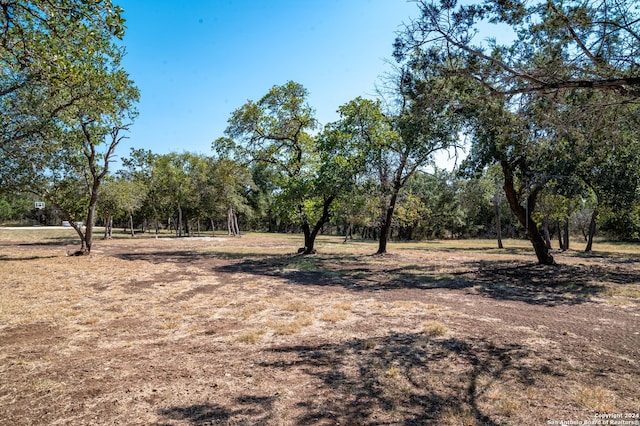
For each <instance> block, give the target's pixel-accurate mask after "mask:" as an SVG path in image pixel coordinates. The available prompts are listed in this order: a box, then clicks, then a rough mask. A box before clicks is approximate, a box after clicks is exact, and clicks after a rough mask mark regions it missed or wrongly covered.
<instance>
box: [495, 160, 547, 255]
mask: <svg viewBox="0 0 640 426" xmlns="http://www.w3.org/2000/svg"><path fill="white" fill-rule="evenodd" d="M502 171H503V173H504V192H505V195H506V197H507V201H508V202H509V207H511V211H513V213H514V214H515V216H516V217H517V218H518V220H519V221H520V223H521V224H522V226H524V227H525V229H526V230H527V236H528V237H529V241H531V245H532V246H533V249H534V251H535V253H536V257H537V258H538V263H540V264H541V265H555V264H556V263H555V261H554V260H553V256H551V254H550V253H549V249H548V248H547V244H546V243H545V241H544V238H542V235H541V233H540V231H539V230H538V226H537V225H536V223H535V221H534V220H533V219H532V218H531V212H532V211H533V208H534V207H535V205H536V198H537V196H538V190H533V191H532V192H531V194H530V195H529V197H527V199H526V200H525V202H526V207H522V206H521V205H520V200H519V199H518V198H519V197H518V193H517V191H516V190H515V186H514V181H513V171H512V170H511V168H510V167H509V166H508V164H506V163H503V164H502Z"/></svg>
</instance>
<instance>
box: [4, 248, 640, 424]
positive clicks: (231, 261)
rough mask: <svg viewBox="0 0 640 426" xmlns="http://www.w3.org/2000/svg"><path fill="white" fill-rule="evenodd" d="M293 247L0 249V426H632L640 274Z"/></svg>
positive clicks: (638, 404)
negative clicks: (569, 425)
mask: <svg viewBox="0 0 640 426" xmlns="http://www.w3.org/2000/svg"><path fill="white" fill-rule="evenodd" d="M297 242H298V241H297V240H296V239H292V238H291V237H287V236H264V235H253V236H244V237H242V238H239V239H233V238H230V239H225V238H215V239H212V238H199V239H197V238H193V239H182V240H175V239H168V238H164V239H159V240H154V239H143V238H140V239H117V240H112V241H99V242H97V243H96V244H95V248H94V250H93V253H92V255H91V256H88V257H87V256H84V257H67V256H65V253H66V251H67V250H68V249H69V247H70V246H67V245H65V244H66V241H59V244H57V243H55V242H53V243H52V242H51V241H43V242H42V244H41V243H39V242H24V241H19V240H16V239H11V238H8V237H6V236H4V235H3V236H2V239H0V342H1V343H0V424H2V425H5V424H6V425H69V424H71V425H85V424H96V425H103V424H104V425H106V424H109V425H111V424H121V425H136V424H140V425H176V426H177V425H299V424H300V425H334V424H341V425H358V424H367V425H389V424H393V425H395V424H397V425H422V424H444V425H447V424H449V425H476V424H477V425H502V424H505V425H521V424H524V425H529V424H530V425H536V424H540V425H543V424H551V423H548V422H553V421H557V422H561V421H576V422H577V421H580V422H583V423H584V422H586V421H594V420H599V417H598V416H600V415H609V414H616V415H617V414H621V415H622V416H627V417H626V418H625V417H623V418H622V420H629V421H636V420H638V423H637V424H640V419H639V418H638V417H635V416H638V413H639V412H640V392H638V384H639V383H640V260H639V259H638V257H637V256H633V255H620V254H606V255H601V256H591V257H584V256H580V255H579V253H577V252H572V253H568V254H564V255H560V254H559V255H557V256H556V259H557V260H559V261H560V262H561V263H562V264H561V265H560V266H557V267H548V266H540V265H536V264H534V263H533V256H532V254H531V253H529V252H527V251H526V250H518V249H514V250H511V251H510V250H504V251H498V250H478V251H474V250H466V249H465V250H462V249H460V250H457V249H455V248H451V247H449V246H447V248H445V249H434V248H433V246H428V247H427V246H425V248H420V247H417V246H415V245H413V246H410V248H404V247H402V246H401V245H392V246H391V251H392V254H390V255H385V256H372V255H369V254H368V253H371V252H372V251H373V250H372V248H373V246H372V245H369V244H360V243H351V244H340V243H339V240H338V239H331V238H325V239H324V240H321V242H322V244H319V248H320V250H319V254H315V255H311V256H300V255H297V254H295V253H296V243H297ZM618 420H620V419H618ZM558 424H559V423H558ZM609 424H614V423H609ZM629 424H633V423H629Z"/></svg>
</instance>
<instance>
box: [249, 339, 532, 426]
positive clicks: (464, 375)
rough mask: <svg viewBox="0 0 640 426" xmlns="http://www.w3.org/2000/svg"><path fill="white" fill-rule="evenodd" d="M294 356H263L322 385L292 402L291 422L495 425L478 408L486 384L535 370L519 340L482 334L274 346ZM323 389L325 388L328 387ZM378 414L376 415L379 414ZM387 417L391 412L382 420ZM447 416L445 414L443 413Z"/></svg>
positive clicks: (528, 378)
mask: <svg viewBox="0 0 640 426" xmlns="http://www.w3.org/2000/svg"><path fill="white" fill-rule="evenodd" d="M272 351H273V352H274V353H276V354H281V355H282V356H283V357H284V358H285V359H290V358H291V355H293V356H294V360H295V361H289V362H286V361H285V362H279V361H275V362H271V363H264V364H262V366H263V367H267V368H274V367H275V368H280V369H282V370H285V371H288V370H291V371H292V372H297V373H301V374H305V375H307V376H310V377H311V378H312V379H313V380H314V381H315V382H319V383H320V386H319V387H318V388H317V389H316V390H315V393H314V394H313V395H310V396H309V397H308V398H307V401H302V402H300V403H299V404H298V405H299V406H300V407H302V408H304V414H303V415H302V416H301V417H300V418H299V419H297V421H296V424H303V425H306V424H318V423H322V422H323V421H326V420H330V421H333V422H335V424H389V423H393V424H402V425H423V424H443V423H446V424H453V423H451V421H454V422H455V424H468V421H469V420H470V419H473V420H474V421H475V423H474V424H481V425H487V426H494V425H498V424H499V423H498V422H497V421H496V419H494V418H492V417H493V415H492V413H488V412H487V410H485V409H483V408H482V404H481V400H482V398H483V396H484V394H485V392H486V391H487V387H488V386H489V385H491V384H493V383H494V382H496V381H499V380H501V379H503V378H504V377H506V376H507V375H511V374H513V375H515V376H516V377H517V380H518V381H520V382H521V383H522V384H523V385H524V386H530V385H531V384H533V383H535V376H536V375H537V374H539V373H540V371H537V370H535V369H534V368H532V367H528V366H525V365H524V363H521V362H520V361H521V360H522V359H523V358H525V357H527V356H528V351H527V350H525V349H524V348H523V347H521V346H519V345H505V346H495V345H494V344H492V343H491V342H488V341H486V340H484V339H470V340H468V341H465V340H460V339H457V338H449V339H442V340H440V339H437V340H434V339H430V338H429V337H428V336H426V335H424V334H416V333H394V334H390V335H388V336H384V337H379V338H373V339H355V340H351V341H348V342H345V343H338V344H327V345H320V346H302V345H301V346H288V347H281V348H275V349H273V350H272ZM327 391H329V392H327ZM378 418H382V419H383V420H382V421H378V420H377V419H378ZM386 418H389V420H384V419H386ZM445 420H446V421H445Z"/></svg>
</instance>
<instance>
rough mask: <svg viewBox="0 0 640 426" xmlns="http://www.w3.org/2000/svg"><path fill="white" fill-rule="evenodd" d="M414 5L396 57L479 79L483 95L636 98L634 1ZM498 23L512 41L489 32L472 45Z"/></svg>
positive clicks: (638, 29) (639, 93) (639, 74)
mask: <svg viewBox="0 0 640 426" xmlns="http://www.w3.org/2000/svg"><path fill="white" fill-rule="evenodd" d="M416 3H417V4H418V6H419V9H420V17H419V18H418V19H416V20H414V21H413V22H412V23H411V24H409V25H408V26H407V28H406V31H405V32H404V33H403V34H402V35H400V36H399V37H398V38H397V39H396V42H395V56H396V58H398V59H400V60H402V59H406V58H409V59H410V61H411V62H412V64H413V65H414V66H416V65H417V66H419V67H424V66H428V65H434V64H437V65H438V68H439V69H441V70H442V72H444V73H447V74H449V75H459V76H460V75H461V76H465V77H466V78H469V79H471V80H474V81H477V82H480V83H481V84H482V86H483V87H484V88H485V90H486V92H487V93H488V94H490V95H515V94H526V93H538V94H546V93H554V92H558V91H567V90H568V91H572V90H575V89H587V90H595V91H607V92H612V93H615V94H616V96H617V97H619V100H620V101H621V102H622V101H624V100H632V99H637V98H638V97H640V67H639V66H638V65H639V63H638V61H637V58H639V57H640V19H639V18H640V10H639V9H638V7H637V3H636V2H635V1H634V0H621V1H612V0H587V1H577V0H570V1H560V0H548V1H538V2H531V3H529V2H526V1H524V0H514V1H509V2H503V1H500V0H488V1H485V2H484V3H483V4H463V5H457V3H456V2H455V1H448V0H443V1H441V2H440V4H437V3H435V2H428V1H425V0H419V1H417V2H416ZM482 26H484V28H485V29H486V28H487V27H489V28H490V29H489V34H486V33H485V32H483V31H481V30H480V28H481V27H482ZM500 26H501V28H500ZM505 28H508V29H509V30H511V32H512V33H511V34H512V35H513V37H514V38H515V40H514V41H513V42H512V43H510V42H509V41H507V42H504V43H503V44H501V43H499V42H498V41H496V39H495V38H489V42H488V43H487V44H486V45H483V44H482V43H475V44H474V41H475V40H474V39H476V37H478V38H479V37H482V36H485V37H493V34H491V33H490V31H492V30H493V29H496V32H497V31H499V30H502V32H503V33H504V32H505V31H504V29H505Z"/></svg>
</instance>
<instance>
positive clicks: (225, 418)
mask: <svg viewBox="0 0 640 426" xmlns="http://www.w3.org/2000/svg"><path fill="white" fill-rule="evenodd" d="M275 399H276V397H275V396H268V397H267V396H255V395H242V396H240V397H238V398H236V399H235V400H234V402H233V408H227V407H224V406H221V405H218V404H214V403H209V402H207V403H203V404H195V405H189V406H178V407H169V408H164V409H161V410H159V411H158V414H159V415H161V416H162V417H165V418H167V419H169V420H181V421H187V422H189V423H190V424H193V425H214V424H216V425H222V424H230V423H231V424H251V425H266V424H268V422H269V420H270V419H271V418H272V412H273V402H274V400H275ZM170 425H172V423H165V422H163V423H156V424H155V426H170Z"/></svg>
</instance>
